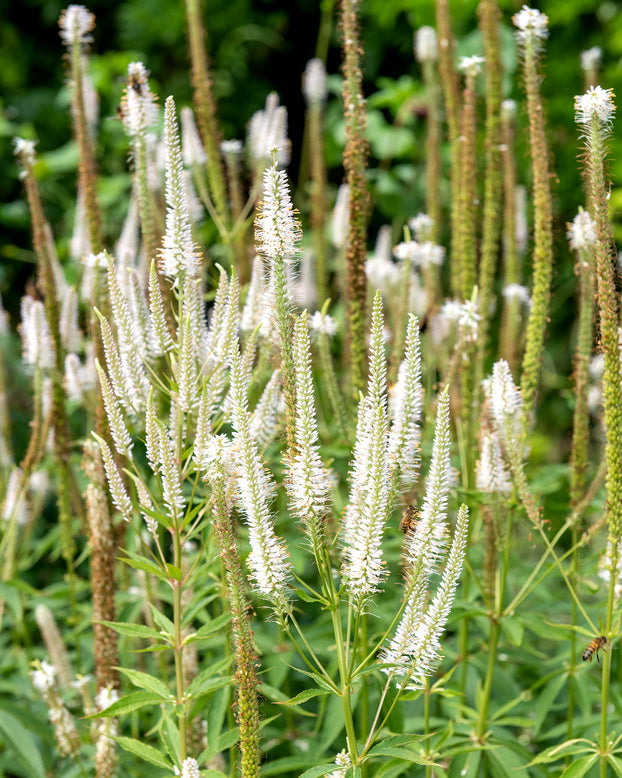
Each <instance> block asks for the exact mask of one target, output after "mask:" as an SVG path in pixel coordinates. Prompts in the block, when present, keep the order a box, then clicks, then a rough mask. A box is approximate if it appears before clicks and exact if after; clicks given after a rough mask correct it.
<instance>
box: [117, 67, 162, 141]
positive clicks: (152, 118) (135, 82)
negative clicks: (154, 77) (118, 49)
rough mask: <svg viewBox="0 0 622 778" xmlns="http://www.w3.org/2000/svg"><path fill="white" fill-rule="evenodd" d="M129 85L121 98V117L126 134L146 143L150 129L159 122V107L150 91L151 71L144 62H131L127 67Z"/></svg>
mask: <svg viewBox="0 0 622 778" xmlns="http://www.w3.org/2000/svg"><path fill="white" fill-rule="evenodd" d="M127 78H128V84H127V87H126V89H125V92H124V94H123V97H122V98H121V116H122V120H123V126H124V128H125V131H126V133H127V134H128V135H129V136H130V137H131V138H136V137H141V138H142V139H143V141H146V132H147V128H148V127H152V126H153V125H154V124H156V122H157V120H158V114H159V111H158V106H157V103H156V98H155V95H154V94H153V92H151V90H150V89H149V82H148V78H149V71H148V70H147V69H146V68H145V66H144V65H143V63H142V62H130V64H129V65H128V66H127Z"/></svg>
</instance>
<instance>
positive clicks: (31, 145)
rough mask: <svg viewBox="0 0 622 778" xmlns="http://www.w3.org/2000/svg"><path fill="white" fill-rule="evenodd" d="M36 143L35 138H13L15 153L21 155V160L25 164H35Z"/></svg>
mask: <svg viewBox="0 0 622 778" xmlns="http://www.w3.org/2000/svg"><path fill="white" fill-rule="evenodd" d="M36 145H37V142H36V141H34V140H26V138H13V153H14V154H15V156H16V157H19V159H20V162H21V163H22V164H23V165H34V162H35V156H36V155H35V146H36Z"/></svg>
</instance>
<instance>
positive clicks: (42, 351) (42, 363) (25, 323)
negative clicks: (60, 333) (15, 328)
mask: <svg viewBox="0 0 622 778" xmlns="http://www.w3.org/2000/svg"><path fill="white" fill-rule="evenodd" d="M21 314H22V325H21V336H22V347H23V349H22V355H23V360H24V362H25V364H27V365H37V366H38V367H40V368H41V369H45V368H52V367H54V365H55V363H56V358H55V348H54V342H53V340H52V333H51V332H50V327H49V325H48V321H47V319H46V317H45V308H44V306H43V303H42V302H41V300H35V299H34V298H33V297H30V295H26V296H25V297H22V303H21Z"/></svg>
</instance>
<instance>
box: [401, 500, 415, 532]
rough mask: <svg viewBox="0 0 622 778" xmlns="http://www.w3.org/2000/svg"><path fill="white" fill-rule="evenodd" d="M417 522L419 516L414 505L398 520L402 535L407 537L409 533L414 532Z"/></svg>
mask: <svg viewBox="0 0 622 778" xmlns="http://www.w3.org/2000/svg"><path fill="white" fill-rule="evenodd" d="M418 521H419V514H418V512H417V509H416V508H415V506H414V505H409V506H408V507H407V508H406V510H405V511H404V513H403V514H402V518H401V520H400V531H401V532H403V533H404V535H408V533H409V532H414V531H415V527H416V526H417V522H418Z"/></svg>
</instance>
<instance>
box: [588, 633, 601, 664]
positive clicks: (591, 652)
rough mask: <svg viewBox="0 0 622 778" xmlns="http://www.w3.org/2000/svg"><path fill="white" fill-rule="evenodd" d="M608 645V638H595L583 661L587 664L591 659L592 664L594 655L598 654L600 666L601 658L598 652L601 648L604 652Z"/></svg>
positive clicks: (597, 658)
mask: <svg viewBox="0 0 622 778" xmlns="http://www.w3.org/2000/svg"><path fill="white" fill-rule="evenodd" d="M606 645H607V638H606V637H605V636H604V635H601V636H600V637H597V638H594V640H592V642H591V643H590V645H589V646H587V648H586V649H585V651H584V652H583V661H584V662H587V661H588V659H589V661H590V662H591V661H592V659H593V656H594V654H596V660H597V661H598V664H600V657H599V656H598V652H599V651H600V650H601V648H602V649H603V651H604V650H605V646H606Z"/></svg>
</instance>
